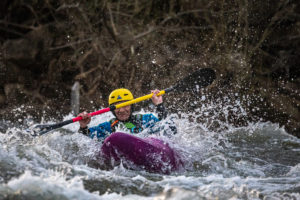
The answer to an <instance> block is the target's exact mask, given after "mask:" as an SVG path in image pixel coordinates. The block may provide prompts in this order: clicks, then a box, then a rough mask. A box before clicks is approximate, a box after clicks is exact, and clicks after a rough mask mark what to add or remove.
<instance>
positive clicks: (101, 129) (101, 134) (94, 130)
mask: <svg viewBox="0 0 300 200" xmlns="http://www.w3.org/2000/svg"><path fill="white" fill-rule="evenodd" d="M156 109H157V113H158V118H157V117H155V116H154V115H153V114H136V115H132V116H131V117H130V119H129V120H128V121H126V122H121V121H118V120H117V119H116V118H113V119H111V120H110V121H108V122H104V123H101V124H99V125H98V126H94V127H90V128H80V129H79V132H81V133H83V134H84V135H87V136H89V137H91V138H95V137H97V139H98V140H103V139H104V138H106V137H107V136H109V135H110V134H111V133H113V132H115V131H116V127H117V126H119V127H121V128H125V129H127V130H128V132H130V133H133V134H137V133H140V132H142V131H143V130H144V129H147V131H148V133H150V134H153V133H156V132H158V131H160V128H157V127H155V124H156V123H157V122H159V121H160V120H162V119H165V118H166V117H167V112H166V109H165V107H164V105H163V104H159V105H158V106H157V107H156ZM170 128H171V129H172V132H173V134H175V133H176V132H177V131H176V127H175V125H173V126H170Z"/></svg>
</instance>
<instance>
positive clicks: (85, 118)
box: [78, 111, 91, 128]
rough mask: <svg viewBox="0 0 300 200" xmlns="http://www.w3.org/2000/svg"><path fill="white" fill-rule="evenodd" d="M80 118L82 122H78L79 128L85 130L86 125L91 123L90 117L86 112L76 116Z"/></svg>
mask: <svg viewBox="0 0 300 200" xmlns="http://www.w3.org/2000/svg"><path fill="white" fill-rule="evenodd" d="M79 116H80V117H82V120H80V121H79V124H80V127H81V128H86V127H87V125H88V124H89V123H90V121H91V116H90V115H89V114H88V113H87V112H85V111H84V112H82V113H80V114H79V115H78V117H79Z"/></svg>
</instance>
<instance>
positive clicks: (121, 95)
mask: <svg viewBox="0 0 300 200" xmlns="http://www.w3.org/2000/svg"><path fill="white" fill-rule="evenodd" d="M132 99H133V95H132V93H131V92H130V91H129V90H127V89H125V88H119V89H116V90H114V91H112V92H111V93H110V95H109V98H108V104H109V105H111V104H113V103H116V102H119V101H130V100H132Z"/></svg>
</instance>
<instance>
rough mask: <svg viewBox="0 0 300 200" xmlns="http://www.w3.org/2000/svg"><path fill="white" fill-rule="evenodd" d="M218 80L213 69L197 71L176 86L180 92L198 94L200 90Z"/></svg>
mask: <svg viewBox="0 0 300 200" xmlns="http://www.w3.org/2000/svg"><path fill="white" fill-rule="evenodd" d="M215 79H216V73H215V71H214V70H213V69H211V68H204V69H200V70H197V71H195V72H193V73H191V74H190V75H188V76H187V77H185V78H184V79H182V80H181V81H179V82H178V83H177V85H175V87H174V89H175V90H176V91H178V92H187V91H189V92H198V91H199V89H201V88H203V87H206V86H209V85H210V84H211V83H212V82H213V81H214V80H215Z"/></svg>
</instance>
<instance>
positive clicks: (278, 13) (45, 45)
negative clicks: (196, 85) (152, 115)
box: [0, 0, 300, 137]
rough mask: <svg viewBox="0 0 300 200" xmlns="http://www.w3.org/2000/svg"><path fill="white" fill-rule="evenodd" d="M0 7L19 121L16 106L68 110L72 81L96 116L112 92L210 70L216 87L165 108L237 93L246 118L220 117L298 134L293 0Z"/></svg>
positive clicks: (50, 1) (299, 52)
mask: <svg viewBox="0 0 300 200" xmlns="http://www.w3.org/2000/svg"><path fill="white" fill-rule="evenodd" d="M0 5H1V7H0V9H1V12H0V47H1V54H0V109H1V111H0V116H1V118H2V119H11V120H14V119H16V112H13V110H14V109H16V108H18V107H20V106H21V105H24V107H23V109H27V112H28V113H31V114H32V115H34V116H41V115H43V114H45V113H47V115H49V116H56V115H58V116H62V115H64V114H66V113H69V112H70V90H71V87H72V85H73V84H74V82H75V81H79V82H80V85H81V88H80V93H81V99H80V100H81V110H83V109H86V110H88V111H90V112H93V111H95V109H98V108H99V107H106V106H107V104H106V102H107V97H108V95H109V93H110V91H111V90H113V89H116V88H119V87H126V88H128V89H130V90H132V91H133V93H134V94H135V96H136V97H138V96H142V95H145V94H148V93H149V91H150V89H154V88H158V89H164V88H167V87H169V86H171V85H172V84H173V83H175V82H176V81H177V80H179V79H180V78H182V77H184V76H186V75H187V74H188V73H189V72H191V71H193V70H196V69H199V68H204V67H210V68H213V69H214V70H215V71H216V72H217V80H216V81H215V82H214V84H213V85H211V86H209V87H208V88H206V89H204V90H203V91H202V92H201V94H181V95H180V94H179V95H176V94H172V95H168V96H166V97H165V100H166V102H167V103H166V105H167V106H168V107H169V109H170V110H171V111H173V112H178V111H184V112H190V111H194V110H196V108H197V107H201V103H204V102H203V101H202V100H203V98H202V96H203V95H206V96H207V98H206V101H207V102H208V101H220V102H223V103H224V104H226V103H228V99H229V100H230V101H231V102H234V101H235V100H237V99H239V100H240V103H241V104H242V105H243V107H244V108H245V109H246V112H247V115H246V117H243V118H242V119H241V118H240V117H239V115H238V114H236V113H234V112H231V113H230V114H229V117H228V116H227V119H225V120H228V121H229V122H230V123H232V124H234V125H237V126H238V125H242V124H243V123H245V122H249V121H258V120H261V121H271V122H274V123H279V124H280V125H281V126H284V127H285V128H286V130H287V131H288V132H289V133H291V134H293V135H296V136H298V137H300V95H299V92H300V67H299V64H300V21H299V19H300V14H299V13H300V5H299V1H296V0H294V1H293V0H278V1H271V0H258V1H248V0H239V1H225V0H202V1H196V0H139V1H138V0H135V1H129V0H119V1H117V0H91V1H76V0H55V1H54V0H46V1H43V0H2V1H1V2H0ZM201 99H202V100H201ZM200 100H201V101H200ZM191 102H194V103H191ZM195 102H201V103H195ZM219 118H220V119H222V118H224V116H223V114H222V113H220V116H219ZM200 120H201V119H200Z"/></svg>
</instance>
